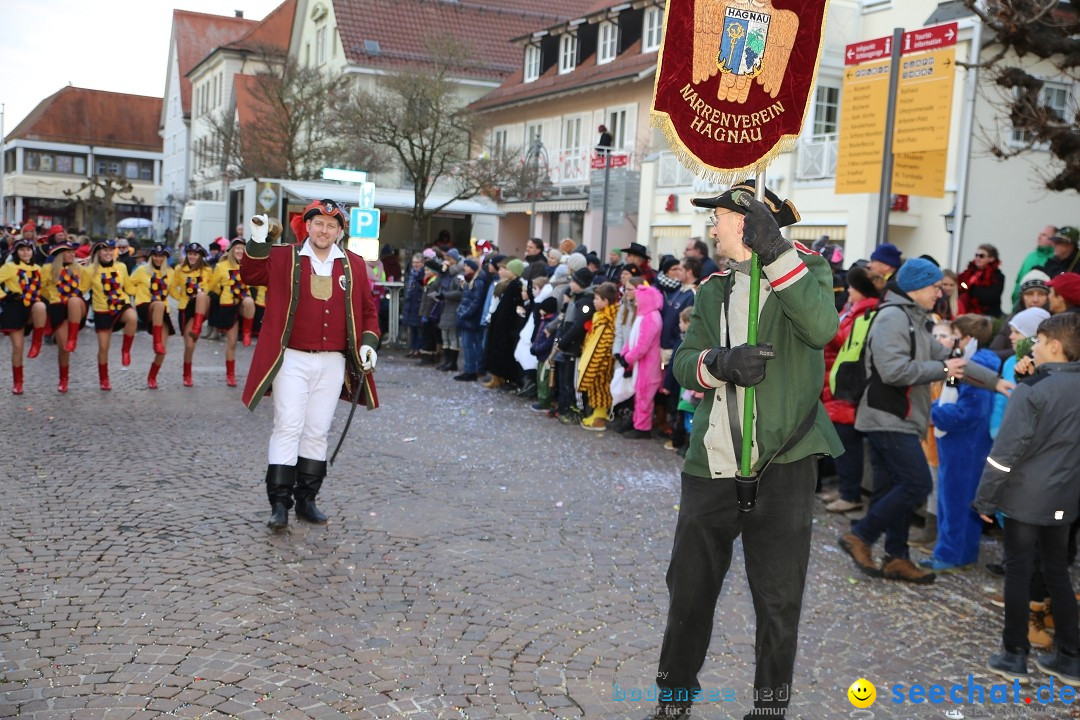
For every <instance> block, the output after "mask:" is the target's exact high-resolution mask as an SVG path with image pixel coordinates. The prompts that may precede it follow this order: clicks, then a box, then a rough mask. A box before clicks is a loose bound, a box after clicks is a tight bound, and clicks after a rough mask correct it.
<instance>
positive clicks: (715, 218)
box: [709, 209, 734, 227]
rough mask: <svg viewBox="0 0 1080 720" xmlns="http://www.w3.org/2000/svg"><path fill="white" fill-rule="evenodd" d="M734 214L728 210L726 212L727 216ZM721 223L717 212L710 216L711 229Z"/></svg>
mask: <svg viewBox="0 0 1080 720" xmlns="http://www.w3.org/2000/svg"><path fill="white" fill-rule="evenodd" d="M732 212H734V211H732V210H727V209H725V210H724V214H725V215H729V214H731V213H732ZM719 223H720V216H719V215H718V214H717V213H716V212H713V214H712V215H709V227H716V226H717V225H718V224H719Z"/></svg>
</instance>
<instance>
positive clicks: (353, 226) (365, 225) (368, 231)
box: [349, 207, 379, 240]
mask: <svg viewBox="0 0 1080 720" xmlns="http://www.w3.org/2000/svg"><path fill="white" fill-rule="evenodd" d="M349 216H350V217H349V236H350V237H354V238H361V239H365V240H378V239H379V210H377V209H371V210H363V209H361V208H355V207H354V208H352V209H351V210H350V211H349Z"/></svg>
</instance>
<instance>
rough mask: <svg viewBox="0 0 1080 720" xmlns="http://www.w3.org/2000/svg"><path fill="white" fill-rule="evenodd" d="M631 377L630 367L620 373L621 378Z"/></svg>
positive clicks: (632, 370)
mask: <svg viewBox="0 0 1080 720" xmlns="http://www.w3.org/2000/svg"><path fill="white" fill-rule="evenodd" d="M633 375H634V368H632V367H628V368H626V369H625V370H623V371H622V376H623V377H624V378H628V377H633Z"/></svg>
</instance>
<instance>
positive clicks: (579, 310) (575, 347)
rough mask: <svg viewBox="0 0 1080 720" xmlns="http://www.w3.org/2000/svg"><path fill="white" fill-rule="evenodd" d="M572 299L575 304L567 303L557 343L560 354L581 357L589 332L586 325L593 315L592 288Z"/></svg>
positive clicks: (573, 296)
mask: <svg viewBox="0 0 1080 720" xmlns="http://www.w3.org/2000/svg"><path fill="white" fill-rule="evenodd" d="M571 298H572V300H573V303H567V306H566V310H565V312H564V313H563V321H562V324H561V325H559V334H558V338H557V342H558V343H559V352H561V353H563V354H564V355H570V356H572V357H579V356H580V355H581V348H582V347H583V346H584V345H585V335H586V334H587V332H588V331H587V330H586V328H585V323H587V322H588V321H589V320H590V319H591V318H592V314H593V295H592V288H586V289H585V290H583V291H582V292H581V293H580V294H579V295H572V296H571Z"/></svg>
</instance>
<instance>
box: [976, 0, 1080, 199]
mask: <svg viewBox="0 0 1080 720" xmlns="http://www.w3.org/2000/svg"><path fill="white" fill-rule="evenodd" d="M964 4H965V5H967V7H968V8H969V9H971V11H972V12H974V13H975V14H976V15H977V16H978V17H979V18H981V20H982V22H983V24H984V26H985V28H986V29H987V30H989V31H990V43H989V44H990V46H991V47H995V48H996V52H995V53H994V55H993V56H991V57H990V58H988V59H986V60H984V61H982V63H981V64H980V66H981V67H983V68H986V69H987V70H988V72H989V73H990V77H991V78H992V80H993V82H994V83H995V84H996V85H997V86H998V87H1000V88H1001V89H1002V90H1003V91H1004V92H1003V95H1004V97H1005V103H1006V107H1007V110H1008V117H1009V120H1010V121H1011V123H1012V127H1013V128H1014V129H1016V130H1019V131H1021V132H1022V137H1023V141H1022V142H1020V143H1016V142H1015V141H1016V140H1017V139H1018V138H1016V137H1014V138H1013V140H1014V143H1012V144H1010V145H1008V146H1005V145H1003V144H1002V143H1000V142H993V143H992V147H991V152H992V153H993V154H994V155H995V156H997V157H1000V158H1008V157H1013V156H1015V155H1018V154H1021V153H1024V152H1027V151H1030V150H1032V149H1034V148H1039V149H1048V150H1049V152H1050V154H1051V155H1052V156H1053V157H1054V158H1055V159H1056V160H1057V161H1059V162H1060V165H1058V164H1057V163H1055V165H1054V166H1053V167H1052V168H1047V171H1048V172H1049V173H1050V176H1048V177H1047V178H1046V187H1047V188H1048V189H1050V190H1053V191H1056V192H1061V191H1064V190H1076V191H1080V109H1078V108H1077V105H1076V100H1075V98H1074V99H1073V100H1072V105H1071V106H1066V108H1065V112H1064V114H1062V113H1061V112H1060V108H1059V107H1053V106H1051V105H1050V104H1048V103H1047V94H1046V92H1045V91H1044V88H1045V84H1046V83H1045V82H1044V80H1043V79H1042V78H1040V77H1038V76H1036V75H1035V74H1034V73H1033V72H1032V68H1031V65H1033V64H1034V62H1039V61H1045V62H1048V63H1050V64H1051V65H1053V67H1055V68H1056V69H1057V71H1058V72H1059V73H1060V75H1061V78H1062V80H1063V81H1064V82H1065V83H1066V85H1071V84H1073V83H1076V82H1077V81H1080V0H989V1H988V2H980V0H964ZM1071 95H1072V94H1071V93H1069V92H1066V93H1065V97H1066V98H1068V97H1070V96H1071ZM1055 173H1056V174H1055Z"/></svg>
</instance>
